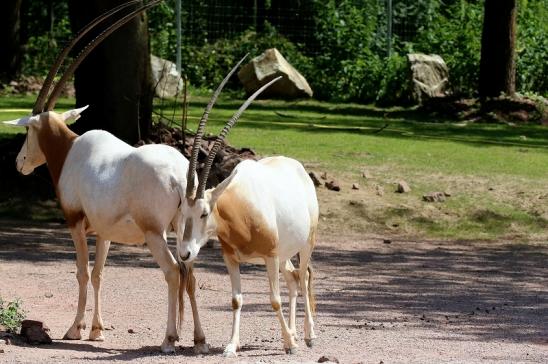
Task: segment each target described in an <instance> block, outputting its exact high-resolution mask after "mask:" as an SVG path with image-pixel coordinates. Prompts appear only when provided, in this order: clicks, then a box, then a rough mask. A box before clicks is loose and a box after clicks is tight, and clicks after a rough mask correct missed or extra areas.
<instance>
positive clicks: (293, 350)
mask: <svg viewBox="0 0 548 364" xmlns="http://www.w3.org/2000/svg"><path fill="white" fill-rule="evenodd" d="M285 353H286V354H297V348H285Z"/></svg>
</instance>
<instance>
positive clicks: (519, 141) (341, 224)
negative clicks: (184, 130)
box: [0, 95, 548, 239]
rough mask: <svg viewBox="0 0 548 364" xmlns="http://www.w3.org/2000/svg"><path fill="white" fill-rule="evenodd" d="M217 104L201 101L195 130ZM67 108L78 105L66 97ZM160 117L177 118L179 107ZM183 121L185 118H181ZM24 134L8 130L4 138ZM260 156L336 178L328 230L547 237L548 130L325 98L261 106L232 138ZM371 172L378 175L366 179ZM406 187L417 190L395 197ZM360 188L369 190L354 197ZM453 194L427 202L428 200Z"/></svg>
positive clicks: (9, 109)
mask: <svg viewBox="0 0 548 364" xmlns="http://www.w3.org/2000/svg"><path fill="white" fill-rule="evenodd" d="M33 101H34V97H11V98H2V99H0V119H1V120H9V119H13V118H16V117H19V116H21V115H25V114H26V113H28V112H29V111H30V108H31V107H32V103H33ZM207 101H208V97H206V96H200V95H193V96H192V97H191V100H190V110H189V125H188V126H189V127H190V128H191V129H193V128H195V125H196V123H197V119H198V118H199V117H200V116H201V112H202V110H203V107H204V105H205V103H206V102H207ZM241 102H242V101H241V100H234V99H231V98H228V97H225V98H221V99H220V101H219V102H218V104H217V105H216V107H215V108H214V109H213V112H212V113H211V116H210V123H209V126H208V132H211V133H217V132H218V130H219V129H220V128H221V126H222V124H223V123H224V122H225V121H226V120H227V119H228V118H229V117H230V116H231V115H232V113H233V112H234V111H235V110H236V109H237V108H238V107H239V106H240V104H241ZM58 105H59V106H58V108H59V110H60V111H62V110H64V109H66V108H69V107H71V106H72V105H73V101H72V100H67V99H64V100H61V101H60V102H59V103H58ZM157 110H162V111H163V112H164V113H165V114H166V115H171V110H172V105H169V104H168V103H164V104H163V105H159V106H158V107H157ZM177 120H179V117H177ZM15 132H21V130H19V129H17V128H9V127H6V126H0V138H4V137H6V136H7V134H8V133H15ZM228 139H229V142H230V143H231V144H233V145H235V146H246V147H251V148H253V149H254V150H255V151H256V152H257V153H259V154H260V155H264V156H266V155H275V154H283V155H287V156H291V157H294V158H296V159H299V160H301V161H302V162H304V164H305V165H306V166H307V168H308V169H310V170H314V171H317V172H327V174H328V176H331V177H332V178H333V177H334V178H335V179H337V180H338V181H339V182H340V183H341V187H342V191H341V192H338V193H337V192H332V191H327V190H326V189H325V188H320V189H318V196H319V199H320V203H321V206H322V225H323V228H324V229H325V230H326V231H333V230H335V231H344V232H348V233H378V234H390V235H392V236H393V235H406V236H410V235H412V236H415V235H416V236H428V237H436V238H440V237H443V238H461V239H477V238H486V239H499V238H521V239H545V238H546V236H547V233H546V231H547V230H548V229H547V228H548V207H547V206H548V191H547V190H546V187H547V186H548V128H546V127H542V126H533V125H526V126H508V125H501V124H478V123H473V124H463V123H449V122H444V121H441V120H437V119H434V118H431V117H425V116H421V115H419V114H418V113H416V112H414V111H412V110H402V109H377V108H375V107H373V106H364V105H357V104H336V103H325V102H318V101H299V102H284V101H257V102H255V103H254V104H253V105H252V106H251V107H250V109H248V111H246V113H245V114H244V115H243V116H242V118H241V119H240V121H239V124H238V125H237V126H236V127H235V128H234V129H233V131H232V132H231V134H230V135H229V137H228ZM364 170H367V171H368V172H369V174H370V175H371V178H369V179H365V178H363V177H362V173H363V171H364ZM399 180H405V181H407V182H408V183H409V185H410V186H411V189H412V191H411V192H410V193H407V194H398V193H394V191H395V188H396V183H397V181H399ZM352 183H357V184H359V186H360V189H359V190H351V185H352ZM433 191H444V192H448V193H450V194H451V196H450V197H448V199H447V201H446V202H443V203H427V202H423V201H422V195H423V194H425V193H428V192H433Z"/></svg>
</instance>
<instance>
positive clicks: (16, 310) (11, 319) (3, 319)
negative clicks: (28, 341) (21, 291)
mask: <svg viewBox="0 0 548 364" xmlns="http://www.w3.org/2000/svg"><path fill="white" fill-rule="evenodd" d="M24 319H25V312H24V311H23V309H22V308H21V301H20V300H19V299H17V300H15V301H13V302H7V303H6V302H4V301H3V300H2V298H0V325H2V326H4V327H5V328H6V329H7V330H8V331H10V332H17V331H18V330H19V329H20V328H21V322H23V320H24Z"/></svg>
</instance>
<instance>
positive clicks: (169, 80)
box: [150, 54, 183, 98]
mask: <svg viewBox="0 0 548 364" xmlns="http://www.w3.org/2000/svg"><path fill="white" fill-rule="evenodd" d="M150 64H151V67H152V80H153V82H154V86H155V87H154V92H155V93H156V96H158V97H161V98H164V97H175V95H177V94H178V93H179V92H181V90H182V89H183V79H182V78H181V75H180V74H179V72H177V67H176V66H175V63H173V62H170V61H168V60H165V59H162V58H160V57H156V56H154V55H152V54H151V55H150Z"/></svg>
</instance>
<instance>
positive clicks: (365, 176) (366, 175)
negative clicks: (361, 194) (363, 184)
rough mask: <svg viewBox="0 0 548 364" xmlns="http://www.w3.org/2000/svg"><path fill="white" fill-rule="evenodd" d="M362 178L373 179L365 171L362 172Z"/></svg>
mask: <svg viewBox="0 0 548 364" xmlns="http://www.w3.org/2000/svg"><path fill="white" fill-rule="evenodd" d="M362 177H363V178H365V179H371V178H373V177H372V176H371V173H369V171H367V170H366V171H363V172H362Z"/></svg>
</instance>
